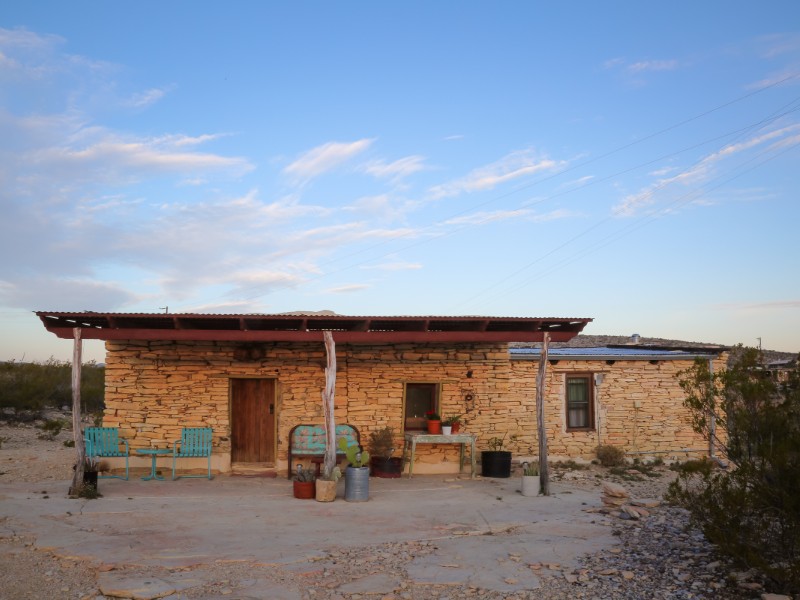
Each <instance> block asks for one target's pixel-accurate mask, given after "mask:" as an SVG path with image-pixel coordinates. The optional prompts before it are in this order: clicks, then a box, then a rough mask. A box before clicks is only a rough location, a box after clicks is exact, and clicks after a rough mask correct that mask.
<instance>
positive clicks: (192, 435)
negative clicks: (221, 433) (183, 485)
mask: <svg viewBox="0 0 800 600" xmlns="http://www.w3.org/2000/svg"><path fill="white" fill-rule="evenodd" d="M213 437H214V432H213V431H212V429H211V428H210V427H184V428H183V431H181V439H179V440H175V441H174V442H173V443H172V480H173V481H174V480H176V479H180V478H181V477H187V478H188V477H206V475H181V476H180V477H176V476H175V463H176V462H177V460H178V459H179V458H208V478H209V479H211V440H212V438H213Z"/></svg>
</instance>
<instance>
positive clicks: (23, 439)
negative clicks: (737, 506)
mask: <svg viewBox="0 0 800 600" xmlns="http://www.w3.org/2000/svg"><path fill="white" fill-rule="evenodd" d="M41 435H42V431H41V430H40V429H37V428H35V427H34V426H32V425H9V424H6V423H0V439H2V447H0V485H1V484H3V483H20V482H30V483H31V484H35V485H34V487H33V488H31V489H32V491H34V492H35V493H36V494H37V495H39V496H40V497H43V498H46V497H48V496H52V497H59V496H60V497H63V496H64V495H66V494H67V487H68V485H69V483H68V482H69V481H70V479H71V476H72V469H71V466H72V464H73V462H74V456H75V450H74V449H73V448H70V447H66V446H65V445H64V442H65V441H68V440H70V439H71V438H72V432H71V430H64V431H61V432H60V433H59V434H58V435H57V436H55V438H54V439H52V440H48V439H40V438H41ZM601 471H602V473H601ZM607 475H608V473H607V472H606V471H605V470H602V469H601V468H600V467H595V468H593V469H588V470H581V469H570V468H562V469H559V468H556V469H554V470H553V479H554V480H555V481H562V482H564V483H567V482H568V483H569V485H570V486H573V487H575V488H578V489H590V490H595V489H596V490H597V491H598V495H599V493H600V485H601V484H600V478H601V477H603V476H607ZM673 476H674V474H673V473H672V472H671V471H669V470H667V469H661V470H660V473H659V475H658V476H657V477H636V476H635V475H634V476H632V477H630V478H627V479H626V478H625V476H624V474H623V479H626V480H625V482H624V483H625V485H626V487H628V489H630V490H631V492H632V495H633V496H635V497H639V498H660V497H662V495H663V492H664V490H665V489H666V486H667V485H668V483H669V481H670V480H671V479H672V477H673ZM662 520H663V519H662ZM2 525H6V527H5V528H3V527H0V532H2V531H4V530H5V531H6V533H0V567H1V568H0V600H16V599H26V598H64V599H67V598H77V599H84V600H90V599H91V600H101V599H104V598H107V597H111V596H104V595H103V594H102V593H101V592H100V590H99V587H98V578H100V577H101V576H102V574H103V571H108V570H109V569H115V570H117V571H122V572H124V571H125V569H126V567H125V565H115V566H109V565H102V564H93V563H92V562H89V561H85V560H72V559H67V558H63V557H58V556H56V555H54V554H52V553H50V552H47V551H44V550H41V549H37V548H36V546H35V544H34V540H32V539H30V538H26V537H24V536H21V535H17V534H16V533H15V532H14V531H13V530H12V531H11V532H10V533H8V531H9V529H8V526H7V525H8V519H7V517H5V516H3V511H2V490H1V489H0V526H2ZM637 535H638V534H637ZM659 535H660V534H659ZM430 551H432V550H431V548H430V547H429V546H428V545H426V543H425V542H415V543H413V544H411V545H409V544H399V543H398V544H388V545H386V547H382V546H375V547H371V548H365V549H363V551H361V553H360V554H353V553H348V552H347V551H342V553H341V556H340V557H339V562H340V564H341V563H345V564H346V565H347V566H346V567H345V568H342V569H341V570H340V569H338V568H337V575H336V576H335V577H332V576H331V574H329V573H324V574H323V575H322V576H321V577H320V579H319V581H315V582H314V583H313V585H312V582H311V581H309V585H308V586H307V587H306V588H305V589H303V590H302V592H301V594H300V595H297V592H296V581H295V580H294V579H296V577H294V575H293V574H292V573H291V572H286V571H282V570H280V569H275V568H274V567H269V566H265V565H258V564H247V563H241V564H212V565H206V566H204V567H203V581H204V583H203V584H202V585H197V586H195V587H192V588H190V589H186V590H183V591H182V592H179V593H176V594H171V595H168V596H165V597H167V598H169V599H171V600H184V599H185V600H191V599H196V600H200V599H203V600H208V599H211V598H241V599H243V600H244V599H246V598H277V599H278V600H282V599H284V598H285V599H294V598H304V599H305V598H309V599H316V598H334V599H340V600H341V599H343V598H353V599H363V600H368V599H372V598H380V599H381V600H423V599H425V600H427V598H437V599H446V598H453V599H455V598H464V597H469V598H486V599H489V598H492V599H494V598H504V599H506V598H520V599H522V598H537V599H538V598H542V599H553V600H554V599H557V598H570V599H571V598H600V597H606V598H614V599H616V598H619V599H623V598H625V599H627V598H638V597H643V596H640V595H638V594H637V593H635V592H634V591H633V589H632V588H630V589H629V591H628V592H626V591H625V588H624V587H619V588H618V587H606V588H596V589H592V588H587V589H584V590H579V589H576V588H575V587H574V586H573V583H574V582H570V580H569V577H568V576H567V574H566V573H565V574H564V575H563V576H562V574H561V573H558V572H557V571H554V572H553V574H551V575H550V576H549V577H550V578H549V579H548V578H547V577H545V578H543V579H542V581H543V587H542V589H539V590H535V592H530V594H531V595H528V593H526V594H523V595H519V596H515V595H505V594H496V593H491V592H485V591H481V590H479V589H460V590H457V589H447V588H441V589H432V588H430V589H425V588H420V587H419V586H415V585H414V583H413V582H410V581H408V580H406V581H402V582H401V586H400V587H401V589H400V590H399V591H396V592H395V593H390V594H378V595H375V594H370V593H358V592H354V593H343V591H342V590H345V589H347V588H346V587H343V586H344V585H345V583H346V581H347V578H348V576H350V575H355V573H357V572H359V571H362V570H363V569H364V566H365V565H372V564H373V563H375V564H374V565H373V566H374V570H375V572H376V573H380V572H381V571H382V570H385V571H386V572H394V573H401V572H402V571H403V569H404V565H405V563H403V561H406V562H407V561H408V560H410V557H413V556H414V555H417V556H419V555H424V554H425V553H426V552H430ZM681 552H683V553H685V552H686V550H685V549H684V550H681ZM611 558H612V559H615V558H618V557H614V556H611ZM680 558H681V560H683V558H685V557H680ZM631 560H633V559H631ZM712 560H715V559H714V558H713V557H709V558H707V559H705V561H706V563H710V562H712ZM716 562H719V561H716ZM395 563H396V564H395ZM632 564H634V563H632ZM656 564H657V561H656ZM607 566H608V565H607V564H606V563H604V562H601V563H598V564H596V565H595V566H594V571H595V572H596V573H599V574H600V575H594V576H593V577H594V579H597V580H598V582H599V584H602V585H606V586H607V583H608V582H607V581H604V580H601V575H602V574H603V573H604V572H605V570H604V569H603V567H607ZM351 567H352V570H353V573H350V572H349V571H350V570H351ZM532 568H533V566H532ZM625 568H628V567H625ZM644 568H649V567H642V569H644ZM703 568H705V567H703ZM606 570H607V569H606ZM656 570H657V569H656ZM162 571H163V570H162V569H159V568H155V567H153V568H149V569H147V570H145V571H143V570H142V569H138V570H137V571H136V576H137V577H139V578H142V577H144V578H146V577H153V578H157V577H158V576H159V575H160V574H163V573H162ZM620 572H622V569H620ZM636 576H637V577H639V574H637V575H636ZM293 577H294V579H292V578H293ZM603 577H605V576H603ZM353 578H355V577H353ZM606 579H608V578H607V577H606ZM289 580H292V581H293V585H294V587H295V591H294V592H292V591H291V590H290V589H289V585H288V583H287V582H288V581H289ZM252 581H258V582H262V585H266V586H267V589H268V590H269V594H268V595H263V594H261V593H257V592H252V593H249V594H248V593H244V592H241V591H240V590H245V589H247V588H246V585H245V584H247V583H248V582H252ZM643 582H644V575H642V583H643ZM616 585H617V584H616V583H615V584H614V586H616ZM335 586H338V587H335ZM668 586H672V583H669V584H668ZM603 590H610V591H608V592H607V593H604V591H603ZM667 592H669V594H668V595H663V596H662V595H656V594H654V595H651V596H649V597H652V598H656V597H658V598H661V597H670V598H672V597H676V598H677V597H687V598H688V597H695V598H708V597H720V598H721V597H723V596H722V595H717V594H712V595H711V596H704V595H702V594H699V595H691V594H690V595H688V596H681V595H674V593H675V592H676V590H674V589H672V587H669V589H668V590H666V591H665V592H664V593H665V594H667ZM629 593H633V594H634V595H632V596H631V595H629ZM122 597H135V596H130V595H129V596H122ZM142 597H156V596H142ZM724 597H725V598H731V597H734V596H728V595H726V596H724ZM744 597H747V595H745V596H744ZM750 597H753V596H750ZM756 597H757V596H756Z"/></svg>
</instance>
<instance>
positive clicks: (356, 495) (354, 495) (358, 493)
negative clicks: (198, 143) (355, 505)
mask: <svg viewBox="0 0 800 600" xmlns="http://www.w3.org/2000/svg"><path fill="white" fill-rule="evenodd" d="M339 449H340V450H341V451H342V452H344V453H345V455H346V456H347V462H348V463H349V464H348V465H347V469H346V470H345V472H344V499H345V500H347V501H348V502H366V501H367V500H369V466H367V465H369V452H367V451H366V450H364V451H362V450H361V448H360V447H358V446H355V445H354V446H348V445H347V439H346V438H343V437H341V438H339Z"/></svg>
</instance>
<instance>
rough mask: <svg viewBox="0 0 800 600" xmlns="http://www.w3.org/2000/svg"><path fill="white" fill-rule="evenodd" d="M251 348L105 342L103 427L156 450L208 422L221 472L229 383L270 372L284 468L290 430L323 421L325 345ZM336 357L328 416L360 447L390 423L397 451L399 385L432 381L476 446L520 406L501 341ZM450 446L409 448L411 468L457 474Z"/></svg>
mask: <svg viewBox="0 0 800 600" xmlns="http://www.w3.org/2000/svg"><path fill="white" fill-rule="evenodd" d="M334 338H335V334H334ZM259 346H260V347H261V348H262V352H260V353H259V354H262V355H263V356H264V358H261V359H258V360H256V361H251V360H245V361H241V360H237V356H238V355H239V353H237V352H236V349H237V347H238V346H237V345H236V344H228V343H223V342H191V343H189V342H186V343H181V342H140V341H122V342H113V341H109V342H107V343H106V353H107V357H106V411H105V415H104V421H103V422H104V425H106V426H111V427H119V428H120V435H122V436H124V437H125V438H126V439H128V440H129V443H130V444H131V448H132V450H133V449H135V448H143V447H165V446H167V445H168V444H169V443H170V442H171V441H173V440H175V439H178V438H179V437H180V431H181V428H182V427H184V426H193V427H194V426H207V427H212V428H213V429H214V452H215V457H214V458H215V460H214V465H215V468H217V469H219V470H227V469H228V468H229V467H230V416H229V408H228V407H229V394H230V379H231V378H237V377H264V378H275V379H276V380H277V382H278V386H277V389H278V392H277V393H278V397H277V399H276V400H277V402H276V404H277V406H276V422H277V465H276V466H277V467H278V468H279V469H285V468H286V465H287V440H288V435H289V431H290V430H291V428H292V427H293V426H294V425H297V424H298V423H322V422H323V414H322V399H321V394H322V390H323V387H324V385H325V374H324V365H325V348H324V346H323V344H322V343H321V342H320V343H319V344H314V343H266V344H260V345H259ZM336 354H337V359H336V360H337V365H338V369H337V379H336V396H335V413H336V420H337V422H341V423H350V424H352V425H355V426H356V427H357V428H358V429H359V431H360V432H361V436H362V443H364V444H366V443H367V442H368V440H369V434H370V433H371V432H373V431H377V430H378V429H381V428H383V427H384V426H390V427H392V428H394V430H395V442H396V448H397V452H396V454H397V455H399V454H400V452H401V451H402V447H403V442H402V424H403V402H404V389H405V387H404V386H405V383H408V382H432V383H438V384H439V385H440V412H441V413H442V415H443V416H448V415H454V414H461V415H464V425H465V429H466V431H469V432H472V433H476V434H478V436H479V445H481V444H485V440H486V439H488V438H490V437H492V436H495V435H498V433H502V431H504V430H505V429H507V428H508V420H509V419H511V418H513V415H515V414H516V413H518V412H519V409H520V408H521V403H520V402H519V401H518V400H517V401H514V400H511V399H509V396H510V388H511V381H510V378H511V365H510V362H509V360H508V349H507V346H506V345H505V344H488V345H487V344H463V345H458V346H457V347H453V345H450V344H448V345H440V344H421V345H420V344H418V345H413V344H393V345H390V344H380V345H339V346H337V352H336ZM512 405H516V409H514V410H513V411H512V410H511V409H510V407H511V406H512ZM457 448H458V447H457V446H451V445H439V446H431V445H422V446H418V448H417V463H416V464H415V469H417V470H418V472H421V473H424V472H433V471H441V472H450V471H454V470H457V465H458V455H459V453H458V449H457ZM226 456H227V462H226V459H225V457H226ZM418 465H419V466H418Z"/></svg>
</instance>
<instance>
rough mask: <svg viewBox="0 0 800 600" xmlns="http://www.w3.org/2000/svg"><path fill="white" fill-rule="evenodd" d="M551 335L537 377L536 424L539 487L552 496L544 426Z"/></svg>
mask: <svg viewBox="0 0 800 600" xmlns="http://www.w3.org/2000/svg"><path fill="white" fill-rule="evenodd" d="M549 343H550V334H549V333H547V332H545V334H544V338H543V339H542V354H541V356H540V357H539V373H538V374H537V375H536V422H537V427H538V435H539V485H540V486H541V491H542V494H544V495H545V496H549V495H550V474H549V471H548V469H547V431H546V429H545V426H544V386H545V376H546V375H547V346H548V345H549Z"/></svg>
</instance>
